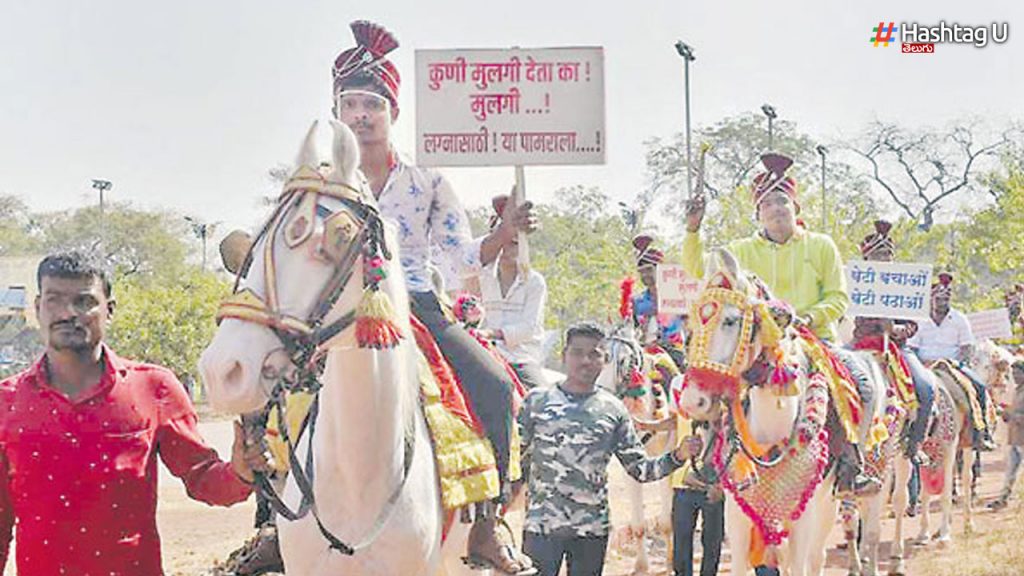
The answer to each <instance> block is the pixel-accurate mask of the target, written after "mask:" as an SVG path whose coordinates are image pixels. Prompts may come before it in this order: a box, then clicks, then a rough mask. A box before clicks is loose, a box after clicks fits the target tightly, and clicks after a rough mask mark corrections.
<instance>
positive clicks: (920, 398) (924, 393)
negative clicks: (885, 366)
mask: <svg viewBox="0 0 1024 576" xmlns="http://www.w3.org/2000/svg"><path fill="white" fill-rule="evenodd" d="M903 357H904V358H905V359H906V360H907V366H909V367H910V379H911V381H913V383H914V393H915V394H917V403H918V407H917V418H915V419H914V421H913V422H911V423H910V446H913V447H915V448H916V447H917V446H920V444H921V442H923V441H924V436H925V433H927V432H928V430H927V427H928V416H929V415H930V414H931V413H932V404H934V403H935V387H934V386H935V381H934V380H933V378H935V375H934V374H932V373H931V372H929V371H928V369H927V368H925V367H924V364H923V363H922V362H921V359H920V358H918V357H917V354H915V353H914V351H912V350H911V349H909V348H904V349H903Z"/></svg>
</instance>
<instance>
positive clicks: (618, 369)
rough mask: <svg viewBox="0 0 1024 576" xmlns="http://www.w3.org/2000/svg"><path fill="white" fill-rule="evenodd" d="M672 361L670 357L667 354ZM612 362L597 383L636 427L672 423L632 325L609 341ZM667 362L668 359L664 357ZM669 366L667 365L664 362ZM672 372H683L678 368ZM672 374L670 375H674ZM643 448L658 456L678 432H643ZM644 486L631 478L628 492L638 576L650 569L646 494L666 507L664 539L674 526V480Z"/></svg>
mask: <svg viewBox="0 0 1024 576" xmlns="http://www.w3.org/2000/svg"><path fill="white" fill-rule="evenodd" d="M665 356H666V358H667V360H668V362H670V363H671V358H668V357H667V354H666V355H665ZM608 357H609V358H608V363H607V364H605V367H604V369H603V370H602V371H601V374H600V375H599V376H598V378H597V385H598V386H599V387H601V388H604V389H605V390H607V391H609V392H611V393H612V394H615V395H616V396H617V397H619V398H620V399H622V400H623V402H624V403H625V404H626V408H627V410H629V414H630V416H631V417H632V418H633V421H634V423H641V424H648V425H650V426H651V427H656V426H657V425H658V423H659V422H664V421H668V422H669V423H671V420H668V411H667V408H668V406H669V403H668V402H667V399H666V397H665V396H666V394H665V391H664V388H662V387H661V385H660V384H659V383H655V382H652V380H651V378H650V377H649V374H650V373H651V372H652V371H653V370H657V369H658V368H657V367H656V366H655V365H654V363H655V362H656V361H657V360H658V359H656V358H654V357H653V356H651V355H650V354H647V353H646V352H644V349H643V347H642V346H641V345H640V343H639V342H638V341H637V339H636V336H635V331H634V329H633V324H632V322H631V321H629V320H626V321H624V322H623V323H622V325H620V326H619V327H618V328H616V329H615V330H614V331H613V332H612V334H611V335H610V336H609V337H608ZM662 360H664V359H662ZM662 364H664V362H662ZM668 370H675V371H676V372H678V369H676V368H675V366H674V365H672V366H671V367H668ZM670 376H671V375H670ZM640 434H641V438H642V440H643V441H644V447H645V448H646V450H647V452H648V454H650V455H652V456H653V455H657V454H661V453H664V452H667V451H668V450H671V449H672V448H673V447H674V446H675V437H676V435H675V430H674V428H673V429H670V430H668V431H667V432H657V431H649V432H643V431H641V432H640ZM649 484H650V485H649V486H644V485H643V484H641V483H640V482H637V481H636V480H633V479H632V478H627V479H626V490H627V493H628V495H629V510H630V521H629V525H628V526H627V529H626V535H627V538H626V540H628V541H630V542H632V541H635V542H636V544H637V555H636V561H635V562H634V565H633V572H634V573H635V574H643V573H646V572H647V571H648V569H649V568H650V556H649V553H648V549H647V515H646V514H645V512H644V509H645V505H644V493H645V492H646V491H647V490H653V491H654V492H655V493H656V494H657V495H658V497H659V501H660V504H661V507H660V509H659V510H658V513H657V516H656V518H655V522H654V530H655V532H657V533H661V534H662V535H665V536H667V535H669V534H670V531H671V527H672V487H671V486H670V485H669V478H668V477H666V478H663V479H661V480H658V481H656V482H651V483H649Z"/></svg>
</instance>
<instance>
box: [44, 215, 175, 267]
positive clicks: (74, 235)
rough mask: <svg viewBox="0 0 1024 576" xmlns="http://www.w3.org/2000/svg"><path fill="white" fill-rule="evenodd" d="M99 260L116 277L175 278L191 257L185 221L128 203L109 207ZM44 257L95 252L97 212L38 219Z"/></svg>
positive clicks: (105, 218) (97, 245) (98, 245)
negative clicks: (58, 252) (48, 253)
mask: <svg viewBox="0 0 1024 576" xmlns="http://www.w3.org/2000/svg"><path fill="white" fill-rule="evenodd" d="M103 218H104V220H103V222H104V228H105V237H106V241H105V242H104V243H103V256H104V258H105V259H106V261H107V263H108V265H110V266H111V268H113V270H114V273H115V276H116V277H120V276H141V277H146V278H154V277H160V278H168V279H170V278H176V277H178V276H180V275H181V274H183V273H184V271H185V269H186V267H187V265H186V259H187V257H188V255H189V253H190V252H191V249H190V244H189V243H188V242H187V241H186V238H188V236H189V230H188V228H187V226H186V223H185V221H184V219H182V218H181V217H179V216H177V215H175V214H173V213H171V212H165V211H146V210H139V209H136V208H133V207H132V206H131V205H130V204H128V203H115V204H112V205H109V206H108V207H107V208H106V210H105V212H104V217H103ZM38 219H39V221H40V223H41V228H42V238H43V239H42V244H43V246H42V247H43V249H44V250H46V251H56V250H71V249H78V250H97V249H99V247H100V230H101V227H100V215H99V209H97V208H95V207H87V208H79V209H77V210H65V211H61V212H52V213H47V214H41V215H39V216H38Z"/></svg>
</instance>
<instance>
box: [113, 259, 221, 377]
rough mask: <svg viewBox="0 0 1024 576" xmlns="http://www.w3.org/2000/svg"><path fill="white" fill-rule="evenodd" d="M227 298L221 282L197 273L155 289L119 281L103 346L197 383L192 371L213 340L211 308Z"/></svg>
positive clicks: (150, 284) (135, 281) (137, 281)
mask: <svg viewBox="0 0 1024 576" xmlns="http://www.w3.org/2000/svg"><path fill="white" fill-rule="evenodd" d="M230 293H231V287H230V285H229V283H228V282H227V281H225V280H223V279H221V278H220V277H218V276H217V275H216V274H214V273H212V272H200V271H199V270H197V269H190V270H188V271H187V272H186V273H185V274H184V275H183V276H181V277H180V278H178V279H175V280H163V281H161V282H159V283H157V282H146V281H144V280H143V278H141V277H139V278H136V277H128V278H122V279H121V280H119V281H118V282H117V284H116V285H115V287H114V297H115V298H116V299H117V310H116V312H115V314H114V320H113V325H112V326H111V330H110V332H109V333H108V335H107V340H108V342H109V343H110V345H111V346H112V347H113V348H114V349H115V350H116V351H117V352H118V353H119V354H121V355H123V356H125V357H128V358H132V359H135V360H140V361H145V362H152V363H155V364H160V365H162V366H166V367H168V368H170V369H171V370H172V371H174V373H175V374H177V375H178V377H179V378H181V379H182V380H185V379H187V378H188V377H192V378H194V379H196V380H197V381H198V373H197V368H196V366H197V363H198V362H199V356H200V354H201V353H202V351H203V349H204V348H205V347H206V345H207V344H208V343H209V342H210V340H211V339H212V338H213V333H214V330H215V328H216V325H215V322H214V315H215V314H216V312H217V306H218V305H219V303H220V302H221V300H223V299H224V298H225V297H226V296H227V295H229V294H230Z"/></svg>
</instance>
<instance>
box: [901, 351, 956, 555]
mask: <svg viewBox="0 0 1024 576" xmlns="http://www.w3.org/2000/svg"><path fill="white" fill-rule="evenodd" d="M932 371H933V372H934V373H935V375H936V377H937V380H938V382H939V384H940V385H939V386H938V387H937V388H936V390H935V406H936V410H935V414H936V416H935V422H934V424H933V425H932V429H931V430H930V432H929V435H928V436H927V437H926V438H925V441H924V443H923V444H922V450H924V452H925V454H927V455H928V458H929V460H931V466H929V467H924V466H922V467H921V524H920V530H919V532H918V535H917V538H916V539H915V542H916V543H917V544H922V545H923V544H926V543H928V541H929V540H935V541H936V542H938V543H939V544H940V545H945V544H947V543H948V542H949V541H950V533H951V531H952V522H953V482H954V473H955V472H956V459H957V458H956V455H957V452H958V451H959V452H961V453H962V454H963V468H962V469H961V471H960V484H961V486H970V485H971V483H970V474H971V467H972V466H973V464H974V449H973V447H972V444H971V429H972V425H971V422H970V415H969V414H970V410H971V408H970V401H969V399H968V397H967V393H966V392H965V391H964V387H963V386H962V385H961V384H959V383H957V382H956V380H954V378H953V377H952V376H951V375H950V374H949V373H948V372H946V371H945V370H941V369H934V370H932ZM936 495H938V496H939V497H940V501H941V504H942V518H941V520H940V523H939V529H938V531H937V532H936V533H935V534H932V535H929V531H928V526H929V523H930V522H931V513H930V510H929V504H930V501H931V497H932V496H936ZM962 501H963V505H964V533H966V534H970V533H971V532H973V530H974V524H973V520H972V513H973V506H972V503H971V498H970V497H965V498H962ZM896 512H897V514H896V523H897V526H899V525H900V524H901V523H902V516H903V514H901V513H900V509H899V508H897V509H896ZM895 544H896V546H897V550H898V551H899V552H902V549H903V543H902V542H896V543H895ZM894 553H895V552H894Z"/></svg>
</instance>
